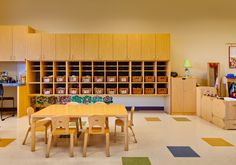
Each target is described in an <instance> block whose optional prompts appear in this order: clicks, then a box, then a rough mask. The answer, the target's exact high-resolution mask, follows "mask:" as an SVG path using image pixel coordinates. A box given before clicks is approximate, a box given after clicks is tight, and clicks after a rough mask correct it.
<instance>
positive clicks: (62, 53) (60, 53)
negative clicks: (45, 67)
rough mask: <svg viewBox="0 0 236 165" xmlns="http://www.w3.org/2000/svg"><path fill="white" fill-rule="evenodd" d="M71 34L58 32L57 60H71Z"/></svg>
mask: <svg viewBox="0 0 236 165" xmlns="http://www.w3.org/2000/svg"><path fill="white" fill-rule="evenodd" d="M70 59H71V58H70V35H69V34H56V60H58V61H64V60H70Z"/></svg>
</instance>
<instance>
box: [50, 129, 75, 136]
mask: <svg viewBox="0 0 236 165" xmlns="http://www.w3.org/2000/svg"><path fill="white" fill-rule="evenodd" d="M76 133H77V130H76V128H69V132H65V129H64V128H57V129H56V130H55V131H54V132H53V135H69V134H76Z"/></svg>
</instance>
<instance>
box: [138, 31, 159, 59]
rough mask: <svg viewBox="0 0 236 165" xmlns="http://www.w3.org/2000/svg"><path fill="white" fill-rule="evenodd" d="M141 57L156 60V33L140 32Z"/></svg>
mask: <svg viewBox="0 0 236 165" xmlns="http://www.w3.org/2000/svg"><path fill="white" fill-rule="evenodd" d="M141 38H142V42H141V43H142V49H141V50H142V59H143V60H156V35H155V34H142V35H141Z"/></svg>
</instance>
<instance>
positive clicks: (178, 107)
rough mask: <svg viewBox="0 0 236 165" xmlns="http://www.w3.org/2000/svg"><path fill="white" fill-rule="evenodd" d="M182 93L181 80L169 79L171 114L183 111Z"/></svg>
mask: <svg viewBox="0 0 236 165" xmlns="http://www.w3.org/2000/svg"><path fill="white" fill-rule="evenodd" d="M183 99H184V93H183V80H182V78H171V113H173V114H175V113H181V112H183V111H184V100H183Z"/></svg>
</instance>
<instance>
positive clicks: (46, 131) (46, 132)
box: [44, 126, 48, 144]
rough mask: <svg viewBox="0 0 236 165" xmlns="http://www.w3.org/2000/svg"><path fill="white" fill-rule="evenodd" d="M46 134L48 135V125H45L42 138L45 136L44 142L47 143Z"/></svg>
mask: <svg viewBox="0 0 236 165" xmlns="http://www.w3.org/2000/svg"><path fill="white" fill-rule="evenodd" d="M47 135H48V127H47V126H45V133H44V138H45V144H47V143H48V138H47Z"/></svg>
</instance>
